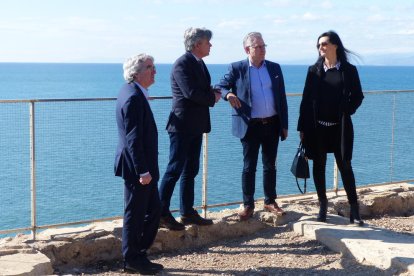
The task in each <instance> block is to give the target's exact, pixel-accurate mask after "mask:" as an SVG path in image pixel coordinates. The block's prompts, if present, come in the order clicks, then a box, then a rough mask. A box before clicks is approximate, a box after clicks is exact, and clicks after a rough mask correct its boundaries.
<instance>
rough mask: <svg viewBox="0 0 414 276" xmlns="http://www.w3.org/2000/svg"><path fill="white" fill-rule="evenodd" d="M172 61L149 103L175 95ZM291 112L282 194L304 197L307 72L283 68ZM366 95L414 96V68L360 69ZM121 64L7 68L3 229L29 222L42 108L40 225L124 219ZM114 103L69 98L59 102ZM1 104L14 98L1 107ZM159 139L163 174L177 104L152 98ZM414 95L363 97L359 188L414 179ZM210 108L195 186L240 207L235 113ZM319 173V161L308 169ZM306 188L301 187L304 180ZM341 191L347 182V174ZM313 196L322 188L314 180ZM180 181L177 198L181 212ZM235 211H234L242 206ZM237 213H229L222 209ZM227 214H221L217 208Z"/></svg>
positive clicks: (0, 79) (160, 68) (2, 71)
mask: <svg viewBox="0 0 414 276" xmlns="http://www.w3.org/2000/svg"><path fill="white" fill-rule="evenodd" d="M171 67H172V65H171V64H156V70H157V74H156V82H155V84H153V85H152V86H151V87H150V90H149V92H150V95H151V96H170V95H171V90H170V84H169V78H170V71H171ZM207 67H208V69H209V72H210V75H211V78H212V84H213V85H214V84H215V83H218V82H219V80H220V78H221V77H222V76H223V75H224V74H225V73H226V72H227V67H228V65H226V64H207ZM281 67H282V71H283V75H284V80H285V86H286V92H287V94H288V106H289V137H288V139H287V140H286V141H284V142H280V143H279V150H278V157H277V194H278V195H290V194H298V193H299V190H298V189H297V186H296V181H295V178H294V177H293V175H292V174H291V172H290V166H291V164H292V160H293V157H294V154H295V152H296V149H297V146H298V144H299V135H298V132H297V131H296V124H297V118H298V112H299V111H298V108H299V104H300V100H301V93H302V90H303V86H304V82H305V78H306V72H307V67H308V65H283V64H281ZM357 68H358V72H359V76H360V79H361V83H362V87H363V91H364V92H367V91H384V90H387V91H388V90H412V89H414V67H410V66H406V67H399V66H366V65H358V66H357ZM123 82H124V80H123V78H122V64H72V63H0V162H1V164H2V166H1V167H2V168H1V169H0V230H6V229H15V228H23V227H29V226H30V225H31V200H30V195H31V192H30V191H31V186H30V183H31V181H30V179H31V173H30V122H31V120H30V113H29V110H30V104H29V103H27V102H14V101H10V100H28V99H32V100H40V99H41V100H45V99H58V100H59V101H45V102H35V104H34V111H35V112H34V120H33V121H34V123H35V136H34V137H35V174H34V176H35V179H36V193H35V195H36V204H35V207H36V216H35V219H36V225H38V226H41V225H49V224H59V223H66V222H72V221H81V220H90V219H98V218H105V217H113V216H121V215H122V212H123V184H122V180H121V179H120V178H117V177H115V176H114V175H113V162H114V154H115V147H116V144H117V128H116V123H115V101H114V100H111V99H113V98H116V97H117V94H118V91H119V88H120V87H121V85H122V84H123ZM102 98H104V99H106V100H96V101H62V100H61V99H102ZM2 100H9V101H3V102H1V101H2ZM150 104H151V107H152V110H153V113H154V116H155V118H156V122H157V126H158V132H159V160H160V172H161V176H162V175H163V172H164V170H165V167H166V164H167V162H168V153H169V141H168V134H167V132H166V131H165V125H166V121H167V117H168V114H169V111H170V109H171V99H155V100H152V101H150ZM413 104H414V93H410V92H400V93H376V94H370V93H366V94H365V99H364V101H363V103H362V105H361V107H360V108H359V109H358V111H357V113H356V114H355V115H354V116H353V122H354V128H355V147H354V157H353V168H354V173H355V177H356V182H357V185H358V186H364V185H369V184H374V183H384V182H389V181H398V180H404V179H413V178H414V173H413V172H414V159H413V158H412V156H413V153H414V149H413V146H412V137H413V136H414V128H413V125H414V111H413V108H412V106H413ZM210 110H211V121H212V131H211V133H209V134H208V139H207V149H208V150H207V154H206V155H204V154H202V157H203V156H204V157H205V158H206V160H207V161H208V163H207V165H206V166H204V167H203V165H202V164H201V165H200V173H199V175H198V176H197V178H196V184H195V205H196V206H200V205H201V202H202V198H201V194H202V192H201V182H202V172H203V168H204V169H205V171H206V175H207V177H206V179H207V204H219V203H224V202H237V201H241V200H242V193H241V170H242V149H241V145H240V141H239V139H237V138H235V137H233V136H232V135H231V115H230V114H231V109H230V106H229V104H228V102H226V101H223V100H221V101H220V102H218V103H217V104H216V105H215V106H214V107H213V108H211V109H210ZM260 158H261V157H260V156H259V164H258V167H257V173H256V193H255V197H256V198H261V197H263V187H262V186H263V185H262V165H261V162H260ZM310 166H311V168H312V163H310ZM333 166H334V165H333V158H332V156H329V158H328V162H327V173H326V176H327V177H326V178H327V187H328V188H332V186H333ZM300 183H301V185H302V188H303V180H300ZM339 187H340V188H342V183H341V181H340V177H339ZM307 191H308V192H313V191H315V189H314V186H313V180H312V178H311V179H308V181H307ZM178 192H179V182H178V183H177V186H176V188H175V192H174V196H173V199H172V205H171V208H172V209H178V207H179V200H178ZM236 207H238V205H235V206H233V207H230V208H236ZM221 208H229V207H221ZM216 209H220V208H216Z"/></svg>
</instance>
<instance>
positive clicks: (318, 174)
mask: <svg viewBox="0 0 414 276" xmlns="http://www.w3.org/2000/svg"><path fill="white" fill-rule="evenodd" d="M340 135H341V133H340V126H339V125H335V126H329V127H328V126H322V125H320V126H318V129H317V143H318V147H317V149H318V150H317V153H316V154H315V157H314V159H313V180H314V182H315V188H316V193H317V194H318V199H319V201H325V200H327V198H326V177H325V174H326V158H327V154H328V153H333V154H334V156H335V160H336V164H337V166H338V169H339V172H340V174H341V178H342V183H343V185H344V189H345V192H346V195H347V198H348V202H349V204H353V203H357V201H358V196H357V193H356V186H355V176H354V171H353V169H352V164H351V160H342V157H341V140H340Z"/></svg>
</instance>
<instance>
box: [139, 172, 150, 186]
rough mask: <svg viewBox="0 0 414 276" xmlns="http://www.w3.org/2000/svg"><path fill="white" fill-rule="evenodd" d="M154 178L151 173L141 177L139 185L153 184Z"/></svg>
mask: <svg viewBox="0 0 414 276" xmlns="http://www.w3.org/2000/svg"><path fill="white" fill-rule="evenodd" d="M151 180H152V176H151V174H150V173H148V174H145V175H142V176H140V178H139V183H141V184H142V185H148V184H150V183H151Z"/></svg>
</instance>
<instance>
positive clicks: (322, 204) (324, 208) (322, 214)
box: [316, 199, 328, 222]
mask: <svg viewBox="0 0 414 276" xmlns="http://www.w3.org/2000/svg"><path fill="white" fill-rule="evenodd" d="M327 212H328V200H326V199H325V200H321V201H319V214H318V217H317V218H316V220H317V221H320V222H326V213H327Z"/></svg>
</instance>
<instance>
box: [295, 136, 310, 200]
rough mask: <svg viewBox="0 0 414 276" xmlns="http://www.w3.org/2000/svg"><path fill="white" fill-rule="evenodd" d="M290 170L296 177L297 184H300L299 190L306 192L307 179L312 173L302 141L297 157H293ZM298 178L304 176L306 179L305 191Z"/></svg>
mask: <svg viewBox="0 0 414 276" xmlns="http://www.w3.org/2000/svg"><path fill="white" fill-rule="evenodd" d="M290 171H291V172H292V174H293V175H294V176H295V178H296V184H297V185H298V188H299V191H300V192H301V193H302V194H304V193H306V179H307V178H309V177H310V175H309V164H308V159H307V158H306V156H305V148H304V147H303V145H302V143H300V144H299V147H298V150H297V152H296V155H295V158H293V162H292V167H291V168H290ZM298 178H303V179H304V180H305V184H304V188H303V191H302V189H301V188H300V185H299V181H298Z"/></svg>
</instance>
